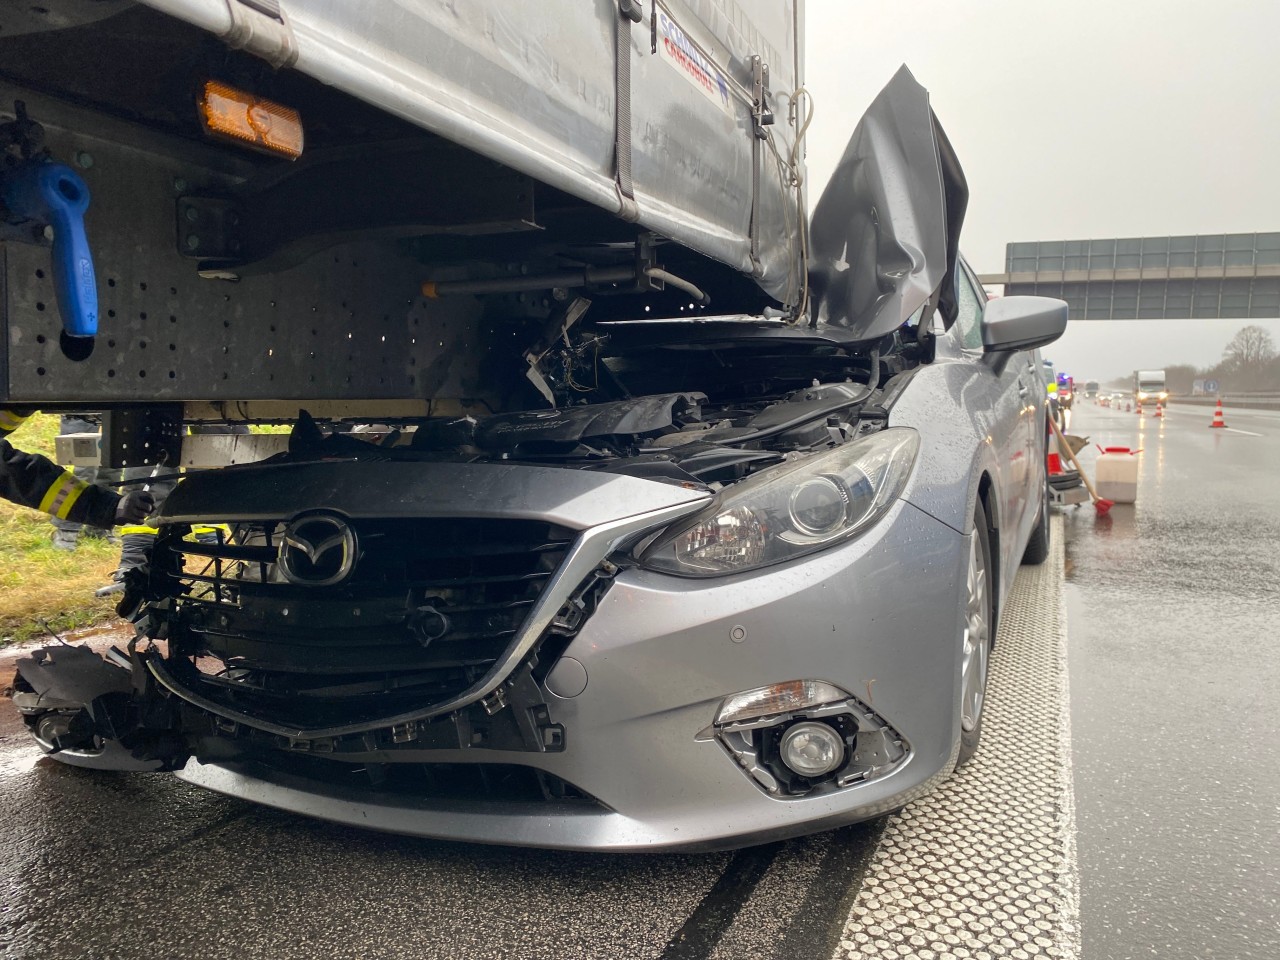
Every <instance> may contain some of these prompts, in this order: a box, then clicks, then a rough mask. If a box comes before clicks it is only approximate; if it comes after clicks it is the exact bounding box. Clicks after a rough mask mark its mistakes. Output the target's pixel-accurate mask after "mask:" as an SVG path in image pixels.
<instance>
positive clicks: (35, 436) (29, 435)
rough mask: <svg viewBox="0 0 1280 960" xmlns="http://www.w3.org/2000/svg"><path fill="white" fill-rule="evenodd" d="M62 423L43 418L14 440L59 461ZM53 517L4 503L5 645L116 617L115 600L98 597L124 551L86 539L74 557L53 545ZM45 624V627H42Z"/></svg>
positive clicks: (0, 597)
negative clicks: (57, 440) (56, 447)
mask: <svg viewBox="0 0 1280 960" xmlns="http://www.w3.org/2000/svg"><path fill="white" fill-rule="evenodd" d="M57 433H58V418H57V417H56V416H53V415H50V414H37V415H36V416H34V417H32V418H31V419H30V420H28V421H27V422H26V423H24V424H23V425H22V426H21V427H20V428H19V429H18V430H16V431H15V432H14V433H13V434H12V435H11V436H10V442H12V443H13V445H14V446H15V447H18V448H19V449H20V450H26V451H27V452H29V453H42V454H44V455H45V456H46V457H49V459H51V460H52V459H55V457H54V441H53V438H54V437H55V436H57ZM52 535H53V525H52V524H51V523H50V522H49V518H48V516H46V515H45V514H43V513H39V512H37V511H35V510H28V509H26V508H25V507H19V506H17V505H16V504H12V503H9V502H8V501H5V500H0V643H13V642H18V641H22V640H29V639H32V638H33V637H38V636H41V635H44V634H45V632H46V630H45V624H46V623H47V624H48V626H49V627H50V628H51V629H53V630H54V631H57V632H61V631H63V630H72V629H75V628H77V627H87V626H91V625H93V624H95V623H101V622H103V621H106V620H111V619H113V618H114V617H115V611H114V601H113V600H112V598H104V599H101V600H100V599H97V598H95V597H94V595H93V591H94V590H95V589H97V588H98V587H100V586H102V585H103V584H104V583H106V582H107V579H108V578H109V577H110V576H111V572H112V571H113V570H115V568H116V564H117V563H118V561H119V559H120V548H119V547H118V546H114V545H112V544H109V543H107V542H106V541H105V540H90V539H86V538H84V537H83V536H82V537H81V538H80V543H79V546H78V547H77V548H76V550H75V551H74V552H67V551H64V550H55V549H53V546H52V545H51V538H52ZM42 621H43V623H42Z"/></svg>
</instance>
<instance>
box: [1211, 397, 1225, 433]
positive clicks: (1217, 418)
mask: <svg viewBox="0 0 1280 960" xmlns="http://www.w3.org/2000/svg"><path fill="white" fill-rule="evenodd" d="M1226 425H1227V422H1226V421H1225V420H1223V419H1222V398H1221V397H1219V398H1218V405H1217V407H1215V408H1214V411H1213V423H1211V424H1209V426H1210V427H1218V428H1219V429H1221V428H1223V427H1225V426H1226Z"/></svg>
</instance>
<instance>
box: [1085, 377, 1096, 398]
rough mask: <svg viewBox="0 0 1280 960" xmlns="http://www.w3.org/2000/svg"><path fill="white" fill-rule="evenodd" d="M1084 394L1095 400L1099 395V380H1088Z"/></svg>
mask: <svg viewBox="0 0 1280 960" xmlns="http://www.w3.org/2000/svg"><path fill="white" fill-rule="evenodd" d="M1084 395H1085V398H1086V399H1088V400H1093V399H1094V398H1095V397H1097V396H1098V381H1097V380H1086V381H1085V384H1084Z"/></svg>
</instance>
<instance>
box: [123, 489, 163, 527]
mask: <svg viewBox="0 0 1280 960" xmlns="http://www.w3.org/2000/svg"><path fill="white" fill-rule="evenodd" d="M155 508H156V498H155V497H153V496H152V495H151V491H150V490H134V491H133V492H131V493H126V494H125V495H124V496H123V497H121V498H120V502H119V503H118V504H116V524H117V525H119V524H129V523H141V522H142V521H143V520H145V519H147V517H149V516H150V515H151V511H152V510H154V509H155Z"/></svg>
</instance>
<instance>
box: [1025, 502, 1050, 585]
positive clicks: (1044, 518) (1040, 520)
mask: <svg viewBox="0 0 1280 960" xmlns="http://www.w3.org/2000/svg"><path fill="white" fill-rule="evenodd" d="M1050 537H1051V534H1050V532H1049V484H1048V483H1046V484H1045V485H1044V499H1043V500H1042V501H1041V502H1040V513H1039V515H1037V517H1036V525H1035V526H1034V527H1032V528H1031V539H1030V540H1028V541H1027V549H1026V550H1024V551H1023V552H1022V562H1023V563H1024V564H1031V565H1036V564H1041V563H1044V562H1045V561H1046V560H1048V559H1049V544H1050Z"/></svg>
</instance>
